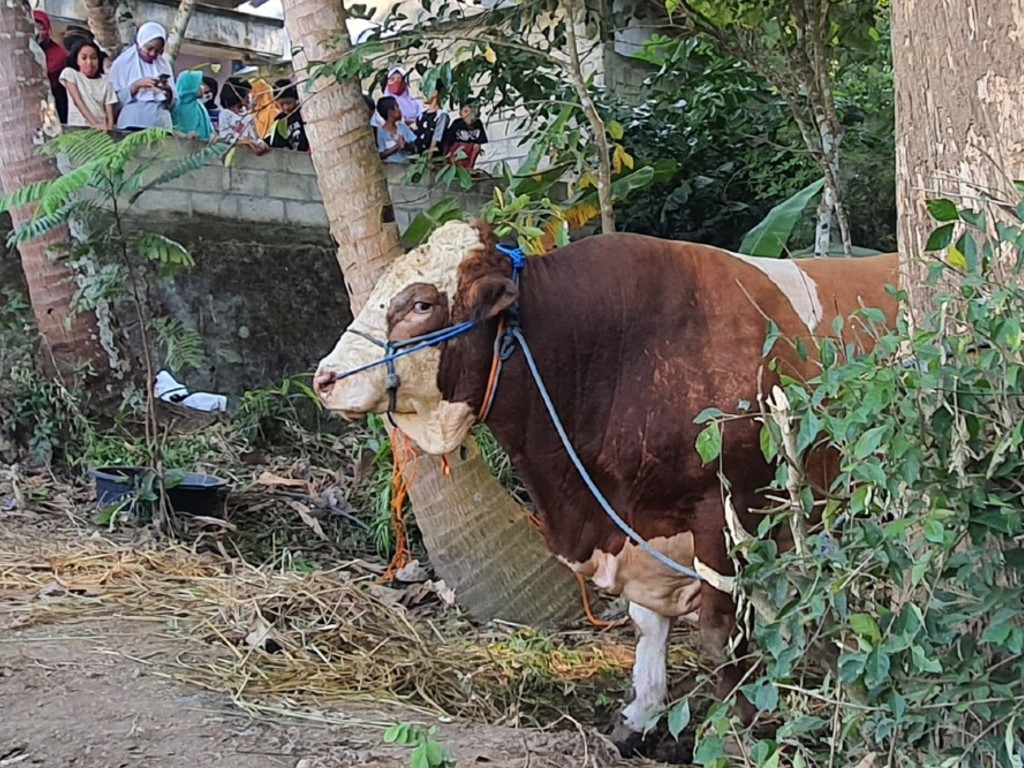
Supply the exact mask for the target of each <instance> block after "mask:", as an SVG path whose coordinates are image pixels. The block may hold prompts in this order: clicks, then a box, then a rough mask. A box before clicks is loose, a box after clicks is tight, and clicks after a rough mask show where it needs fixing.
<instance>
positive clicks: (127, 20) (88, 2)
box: [83, 0, 135, 56]
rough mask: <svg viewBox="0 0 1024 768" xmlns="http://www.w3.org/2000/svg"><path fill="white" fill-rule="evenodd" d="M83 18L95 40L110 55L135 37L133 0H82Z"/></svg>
mask: <svg viewBox="0 0 1024 768" xmlns="http://www.w3.org/2000/svg"><path fill="white" fill-rule="evenodd" d="M83 2H84V5H85V19H86V23H87V24H88V25H89V29H90V30H91V31H92V33H93V35H94V36H95V37H96V42H97V43H99V44H100V45H101V46H103V49H104V50H105V51H106V52H107V53H109V54H110V55H111V56H117V54H118V53H120V52H121V49H122V48H124V47H125V46H126V45H128V44H129V43H131V42H132V40H133V39H134V37H135V2H134V0H83Z"/></svg>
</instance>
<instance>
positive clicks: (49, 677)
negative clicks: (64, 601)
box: [0, 513, 655, 768]
mask: <svg viewBox="0 0 1024 768" xmlns="http://www.w3.org/2000/svg"><path fill="white" fill-rule="evenodd" d="M34 524H35V523H33V522H32V521H29V522H28V523H22V522H19V521H18V519H17V518H11V517H10V516H8V515H4V514H2V513H0V556H2V555H3V554H4V550H5V549H8V550H9V547H7V546H6V545H7V542H8V539H9V537H10V536H12V535H17V537H18V541H24V540H25V538H26V534H28V535H32V533H33V525H34ZM26 526H27V527H26ZM36 533H38V535H39V536H40V537H41V536H51V535H53V534H52V531H51V530H46V531H43V530H40V531H37V532H36ZM62 535H64V536H65V537H66V534H62ZM77 535H79V536H83V535H88V534H87V533H86V532H82V531H78V532H77ZM40 560H41V562H43V563H44V564H43V565H39V566H28V567H30V568H31V567H38V568H39V569H41V570H45V568H46V566H45V558H40ZM9 561H10V559H9ZM19 567H20V566H19ZM13 571H14V568H12V567H11V566H10V565H8V567H7V570H6V572H5V570H4V565H3V562H2V561H0V577H4V576H5V574H6V575H8V576H9V575H10V574H12V573H13ZM5 581H7V580H4V579H0V768H7V767H8V766H47V768H61V767H63V766H74V768H122V767H123V768H128V767H129V766H130V767H131V768H136V766H141V767H143V768H172V766H173V768H342V767H347V766H366V767H367V768H404V767H405V766H406V765H408V761H409V753H410V748H409V747H406V746H391V745H387V744H384V742H383V738H382V737H383V733H384V730H385V729H386V728H387V727H388V726H390V725H391V724H393V723H396V722H413V723H418V724H420V725H422V726H429V725H433V724H438V725H439V726H440V731H439V733H438V734H437V736H436V739H437V740H438V742H440V743H441V744H442V745H443V746H444V747H445V748H446V749H447V750H448V752H449V754H450V756H451V757H452V758H453V759H454V760H455V761H456V763H457V765H458V766H459V767H460V768H463V767H464V766H465V767H469V766H490V768H536V767H539V766H558V767H562V766H565V767H569V766H594V767H595V768H596V767H598V766H601V767H603V766H611V765H623V766H625V765H628V766H631V767H632V768H639V767H640V766H645V765H648V766H651V765H655V763H651V762H648V761H646V760H640V759H632V760H628V761H625V760H621V759H620V758H618V757H617V755H616V754H615V753H614V752H613V750H612V749H611V747H610V744H609V743H608V742H607V740H605V739H604V738H603V737H602V736H600V735H599V734H598V733H597V732H596V731H595V730H594V729H592V728H584V727H582V726H579V727H577V726H574V725H573V724H572V723H567V722H561V723H557V724H554V723H553V724H552V726H553V727H551V728H549V729H545V730H541V729H536V728H511V727H501V726H491V725H482V724H479V723H465V722H439V720H438V718H436V716H432V715H429V714H426V713H424V712H423V711H421V710H418V709H413V708H410V709H405V708H404V707H403V705H401V704H397V703H394V702H391V701H376V702H375V701H367V702H362V701H345V702H343V703H336V702H334V703H328V704H325V705H324V707H322V708H317V709H313V708H311V707H308V706H302V705H295V706H289V707H287V708H282V707H278V706H276V705H275V703H274V702H272V701H270V700H266V701H261V700H260V699H259V698H258V697H257V698H255V699H254V698H253V697H247V698H245V699H244V700H243V699H238V700H233V697H231V696H230V695H227V694H225V693H218V692H211V691H207V690H203V689H202V688H201V687H197V686H193V685H186V684H184V683H182V682H179V681H178V680H176V679H175V676H174V669H175V665H174V661H175V659H177V658H180V657H181V656H182V655H183V654H195V653H197V652H198V653H202V652H203V650H202V646H197V644H196V640H195V638H194V637H192V636H189V635H188V634H187V633H185V632H182V631H179V630H178V628H177V627H176V625H175V621H173V620H170V621H169V620H168V618H167V617H166V616H159V617H155V616H145V615H117V614H116V613H115V614H113V615H102V614H97V612H95V611H92V612H89V611H85V612H83V615H79V616H76V615H75V613H74V609H73V608H72V610H71V611H70V612H69V611H67V610H63V609H62V611H61V612H59V613H58V614H56V616H55V617H48V618H47V619H46V620H45V621H26V620H25V618H26V615H27V614H28V613H29V612H31V611H33V610H36V609H35V608H33V604H34V603H36V604H37V603H38V602H39V600H40V597H39V591H38V590H35V591H34V592H32V593H29V592H26V591H25V590H24V589H22V590H21V591H18V590H12V589H10V588H5ZM10 581H11V583H14V582H15V581H16V580H10ZM83 604H85V601H83ZM207 652H208V651H207ZM212 687H213V686H211V688H212ZM569 695H570V696H571V693H570V694H569ZM264 705H265V707H264ZM555 726H557V727H555Z"/></svg>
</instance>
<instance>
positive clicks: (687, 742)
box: [610, 718, 694, 765]
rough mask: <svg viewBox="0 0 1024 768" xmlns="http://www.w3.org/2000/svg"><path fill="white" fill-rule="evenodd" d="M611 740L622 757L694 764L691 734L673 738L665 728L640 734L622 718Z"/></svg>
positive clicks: (613, 730) (675, 763)
mask: <svg viewBox="0 0 1024 768" xmlns="http://www.w3.org/2000/svg"><path fill="white" fill-rule="evenodd" d="M610 738H611V741H612V743H613V744H614V745H615V747H616V749H618V750H619V754H620V755H621V756H622V757H627V758H628V757H646V758H649V759H652V760H658V761H660V762H662V763H671V764H674V765H688V764H690V763H692V762H693V748H694V738H693V734H691V733H681V734H679V738H678V739H675V738H673V737H672V736H671V735H670V734H669V733H668V732H667V731H666V730H665V728H664V727H658V728H655V729H654V730H652V731H649V732H647V733H640V732H638V731H634V730H632V729H631V728H630V727H629V726H627V725H626V723H625V722H624V721H623V720H622V719H621V718H620V719H619V721H618V722H617V723H616V725H615V727H614V728H613V729H612V732H611V734H610Z"/></svg>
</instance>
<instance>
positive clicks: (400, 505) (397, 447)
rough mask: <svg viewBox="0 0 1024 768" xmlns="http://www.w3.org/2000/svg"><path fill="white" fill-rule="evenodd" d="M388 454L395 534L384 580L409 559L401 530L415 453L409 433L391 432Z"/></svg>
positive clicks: (407, 546)
mask: <svg viewBox="0 0 1024 768" xmlns="http://www.w3.org/2000/svg"><path fill="white" fill-rule="evenodd" d="M391 458H392V464H391V529H392V531H394V534H395V554H394V556H392V558H391V562H390V563H388V567H387V569H386V570H385V571H384V580H385V581H390V580H392V579H394V578H395V575H396V574H397V573H398V572H399V571H400V570H402V568H404V567H405V566H406V565H407V564H408V563H409V560H410V556H411V555H412V552H411V551H410V550H409V537H408V535H407V534H406V531H405V500H406V498H407V497H408V495H409V486H410V485H411V484H412V481H413V479H414V478H415V477H416V468H417V466H418V464H419V455H418V454H417V452H416V449H415V448H414V447H413V446H412V442H411V441H410V440H409V436H408V435H407V434H405V433H404V432H402V431H401V430H400V429H395V430H394V431H393V432H392V433H391ZM407 470H408V471H407Z"/></svg>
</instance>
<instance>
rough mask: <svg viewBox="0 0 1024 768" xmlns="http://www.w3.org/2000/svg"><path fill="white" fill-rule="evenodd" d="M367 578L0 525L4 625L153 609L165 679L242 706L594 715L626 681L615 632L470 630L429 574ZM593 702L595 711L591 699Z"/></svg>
mask: <svg viewBox="0 0 1024 768" xmlns="http://www.w3.org/2000/svg"><path fill="white" fill-rule="evenodd" d="M376 579H377V576H376V573H374V572H373V571H372V570H370V569H367V568H365V567H363V565H362V564H361V562H360V561H352V562H349V563H346V564H344V565H341V566H339V567H338V568H336V569H334V570H331V571H318V572H315V573H299V572H295V571H272V570H269V569H265V568H256V567H253V566H249V565H246V564H244V563H242V562H240V561H238V560H235V559H227V558H223V557H221V556H217V555H213V554H196V553H194V552H193V551H190V550H188V549H185V548H181V547H162V548H159V549H155V548H151V549H144V548H139V547H137V546H126V545H118V544H116V543H113V542H111V541H108V540H105V539H99V538H95V537H94V538H92V539H86V540H77V541H74V542H72V543H66V544H63V545H61V544H57V543H55V542H54V541H53V540H52V539H51V540H49V541H40V540H38V539H33V540H28V539H20V540H13V539H12V538H11V537H10V536H6V537H3V538H0V614H3V613H6V614H7V616H8V619H9V621H10V623H12V624H14V625H19V626H26V625H31V624H38V623H47V622H67V621H74V620H81V619H97V618H105V617H128V616H144V617H146V618H147V619H148V620H160V619H163V620H165V621H166V623H167V624H168V625H169V626H172V627H176V628H177V629H178V630H179V631H181V632H183V633H185V634H186V635H188V636H189V637H191V638H193V639H194V640H195V641H196V642H195V644H194V646H193V648H194V650H193V651H191V652H189V653H186V654H183V655H182V656H180V657H179V658H178V659H177V661H176V667H175V669H174V670H173V671H172V674H173V676H175V677H177V678H179V679H182V680H185V681H187V682H190V683H194V684H196V685H199V686H202V687H204V688H207V689H211V690H217V691H223V692H227V693H229V694H231V695H232V696H233V697H235V699H236V700H237V701H239V702H240V703H243V704H244V703H245V702H246V700H248V699H249V697H252V696H264V697H267V696H269V697H272V698H273V699H275V700H277V701H278V702H280V703H281V704H282V705H284V706H295V707H319V708H322V707H325V706H329V705H330V704H331V703H332V702H337V701H339V700H343V699H351V698H353V697H370V698H374V699H381V698H393V699H396V700H401V701H402V702H404V703H405V704H411V705H414V706H417V707H419V708H421V709H423V710H425V711H429V712H431V713H433V714H435V715H446V716H450V717H459V718H465V719H472V720H475V721H478V722H486V723H495V724H498V723H501V724H527V725H529V724H535V723H540V724H544V723H550V722H551V721H552V720H553V719H556V718H557V717H558V716H559V715H561V714H564V713H565V710H566V709H571V710H572V716H573V717H574V718H576V719H580V720H583V721H590V722H603V721H604V720H605V718H606V717H607V715H608V713H609V712H610V707H611V706H612V705H614V703H615V702H616V700H618V699H619V697H620V695H621V694H622V693H623V692H624V691H625V689H626V688H627V687H628V670H629V667H630V666H631V665H632V662H633V649H632V637H631V631H630V630H628V629H620V630H618V631H613V632H608V633H602V634H597V633H594V632H589V631H587V632H576V633H565V634H557V635H546V634H538V633H533V632H528V631H524V630H522V629H515V628H506V627H501V626H498V627H497V628H490V629H487V630H478V629H476V628H474V627H473V626H472V625H471V624H470V623H469V622H467V621H466V620H464V619H462V618H460V617H458V616H455V615H453V614H452V613H450V612H447V611H443V610H441V606H440V605H439V604H438V603H437V602H436V601H433V602H432V601H431V600H430V599H428V600H426V601H425V602H422V601H423V600H424V598H425V597H427V595H426V594H425V591H426V592H429V585H422V584H421V585H416V586H414V587H411V588H410V589H409V590H406V591H396V590H389V589H385V588H383V587H380V586H378V585H377V584H376ZM410 596H412V599H411V600H410ZM403 599H405V600H406V601H408V602H419V603H420V604H419V606H418V607H416V608H408V607H406V606H405V605H403V604H402V603H401V600H403ZM0 623H2V621H0ZM672 661H673V667H674V668H675V669H674V670H673V671H672V675H673V677H679V676H682V675H683V674H685V673H692V672H693V668H694V667H693V665H694V659H693V657H692V655H691V654H690V653H689V652H688V651H686V650H684V649H681V650H677V651H675V652H674V654H673V660H672ZM682 667H685V669H682ZM567 699H572V700H573V701H572V704H571V706H567V704H566V701H567ZM599 701H603V702H605V704H606V705H607V706H608V707H609V709H607V710H604V711H598V709H599V707H598V705H597V702H599Z"/></svg>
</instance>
